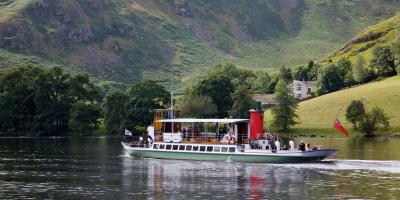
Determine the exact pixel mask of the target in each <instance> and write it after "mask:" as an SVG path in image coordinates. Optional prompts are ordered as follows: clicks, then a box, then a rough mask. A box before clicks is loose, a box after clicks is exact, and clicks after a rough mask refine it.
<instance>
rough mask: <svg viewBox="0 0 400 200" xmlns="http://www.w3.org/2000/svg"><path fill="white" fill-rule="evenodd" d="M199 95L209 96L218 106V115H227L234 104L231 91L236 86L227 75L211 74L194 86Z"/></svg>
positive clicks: (195, 92)
mask: <svg viewBox="0 0 400 200" xmlns="http://www.w3.org/2000/svg"><path fill="white" fill-rule="evenodd" d="M193 91H194V94H196V95H197V96H208V97H210V98H211V99H212V101H213V102H214V103H215V105H216V106H217V110H218V115H217V116H218V117H227V116H228V112H227V111H228V110H229V109H230V107H231V106H232V98H231V93H233V92H234V91H235V87H234V85H233V83H232V82H231V80H230V79H229V78H227V77H226V76H210V77H208V78H207V79H204V80H202V81H200V82H199V83H198V84H197V85H196V86H195V88H194V90H193Z"/></svg>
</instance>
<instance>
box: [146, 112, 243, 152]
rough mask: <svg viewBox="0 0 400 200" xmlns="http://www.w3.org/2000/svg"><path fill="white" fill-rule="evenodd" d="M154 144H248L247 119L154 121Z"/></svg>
mask: <svg viewBox="0 0 400 200" xmlns="http://www.w3.org/2000/svg"><path fill="white" fill-rule="evenodd" d="M155 124H160V125H161V127H160V131H154V142H163V143H202V144H231V145H232V144H249V135H250V127H249V119H194V118H175V119H161V120H157V121H155Z"/></svg>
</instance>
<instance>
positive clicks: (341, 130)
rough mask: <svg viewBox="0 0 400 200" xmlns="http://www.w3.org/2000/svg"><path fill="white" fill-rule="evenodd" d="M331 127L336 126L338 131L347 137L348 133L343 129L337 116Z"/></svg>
mask: <svg viewBox="0 0 400 200" xmlns="http://www.w3.org/2000/svg"><path fill="white" fill-rule="evenodd" d="M333 128H336V129H337V130H338V131H340V132H342V133H344V135H345V136H346V137H349V133H348V132H347V131H346V129H344V127H343V126H342V124H341V123H340V121H339V119H338V118H336V120H335V123H334V124H333Z"/></svg>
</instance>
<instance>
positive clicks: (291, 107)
mask: <svg viewBox="0 0 400 200" xmlns="http://www.w3.org/2000/svg"><path fill="white" fill-rule="evenodd" d="M275 91H276V92H275V95H276V101H277V105H276V106H275V107H274V108H273V109H272V114H273V116H274V119H273V121H272V126H274V127H275V128H277V129H279V130H282V131H284V132H286V131H288V129H289V127H290V126H292V125H295V124H296V121H295V118H296V117H297V115H296V109H297V107H298V103H297V101H296V100H295V98H294V97H293V95H292V94H291V90H290V89H289V87H288V85H287V83H286V82H285V81H284V80H283V79H280V80H279V81H278V84H277V85H276V89H275Z"/></svg>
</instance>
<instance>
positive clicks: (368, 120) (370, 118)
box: [359, 107, 390, 137]
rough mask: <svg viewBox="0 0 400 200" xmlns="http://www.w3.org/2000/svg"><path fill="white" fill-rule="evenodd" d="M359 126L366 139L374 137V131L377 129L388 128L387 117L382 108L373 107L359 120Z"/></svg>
mask: <svg viewBox="0 0 400 200" xmlns="http://www.w3.org/2000/svg"><path fill="white" fill-rule="evenodd" d="M359 126H360V129H361V130H362V131H364V133H365V134H366V135H365V136H367V137H374V136H375V131H376V130H378V128H380V127H383V128H389V127H390V125H389V117H388V116H387V115H386V114H385V112H384V111H383V109H382V108H379V107H375V108H373V109H372V110H371V111H369V112H367V113H366V114H365V115H364V116H363V117H362V118H361V119H360V120H359Z"/></svg>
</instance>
